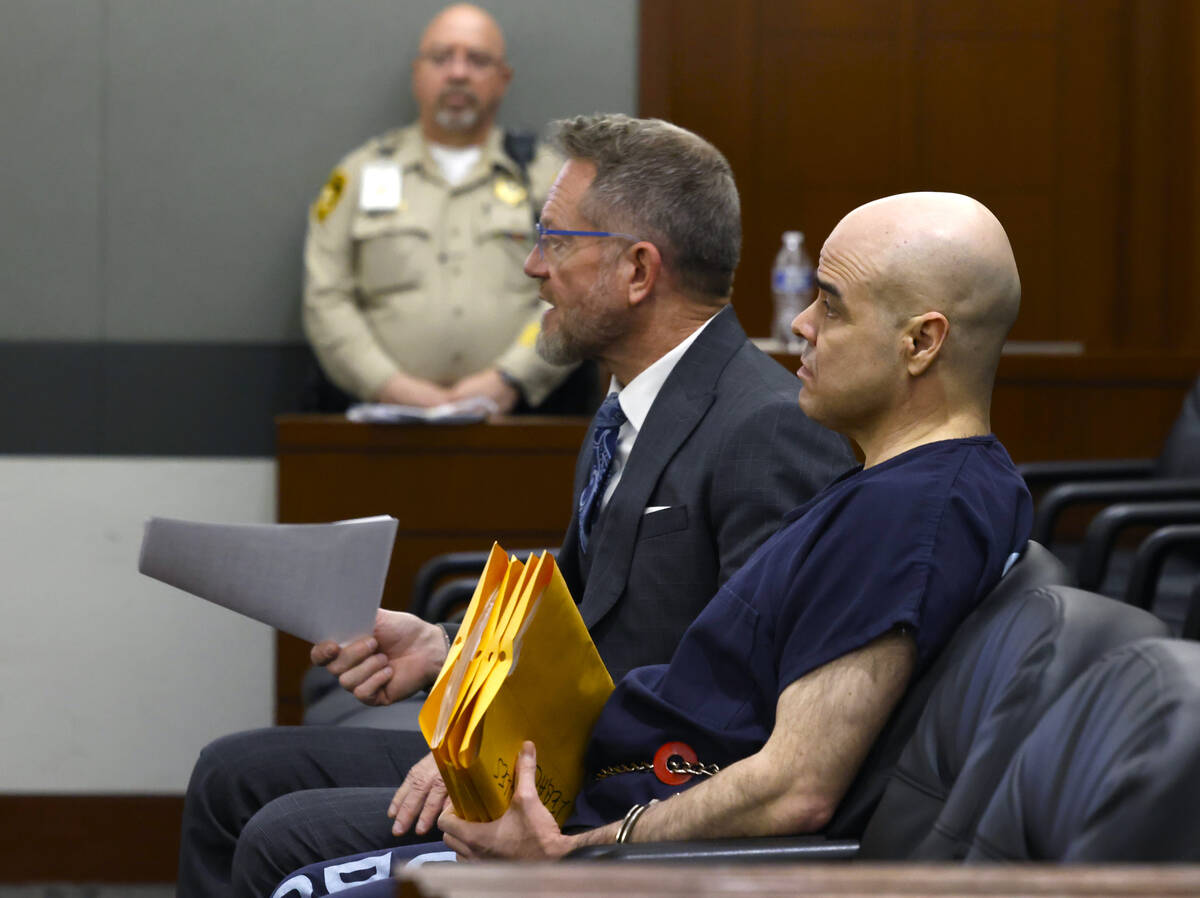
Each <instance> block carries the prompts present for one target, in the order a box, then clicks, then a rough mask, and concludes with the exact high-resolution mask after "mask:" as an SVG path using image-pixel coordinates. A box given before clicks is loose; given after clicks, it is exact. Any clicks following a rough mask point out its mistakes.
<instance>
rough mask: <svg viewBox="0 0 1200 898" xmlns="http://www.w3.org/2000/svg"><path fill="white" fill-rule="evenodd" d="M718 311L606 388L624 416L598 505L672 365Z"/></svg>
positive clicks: (626, 458) (609, 490) (611, 486)
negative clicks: (635, 373) (640, 368)
mask: <svg viewBox="0 0 1200 898" xmlns="http://www.w3.org/2000/svg"><path fill="white" fill-rule="evenodd" d="M719 314H720V312H717V314H716V315H713V316H712V318H709V319H708V321H705V322H704V323H703V324H702V325H700V326H699V327H698V328H696V329H695V330H694V331H692V333H691V334H690V335H689V336H687V337H685V338H684V340H683V342H681V343H680V344H679V345H677V346H676V347H675V348H674V349H672V350H671V351H670V352H668V353H666V355H663V356H662V357H660V358H659V359H658V361H656V362H655V363H654V364H653V365H651V366H650V367H649V368H647V369H646V370H645V371H643V372H642V373H641V374H639V375H638V376H637V377H635V378H634V379H633V380H631V381H630V382H629V383H628V384H627V385H626V386H625V387H624V388H622V386H621V384H620V383H619V382H618V381H617V379H616V378H615V377H614V378H613V379H612V382H611V383H610V384H609V386H608V392H609V394H612V393H616V394H617V401H618V402H620V403H621V411H623V412H624V413H625V419H626V420H625V423H624V424H622V425H621V430H620V431H619V432H618V436H617V451H616V453H615V454H614V455H613V460H612V463H611V464H612V469H611V470H612V473H611V474H610V475H609V478H608V485H607V486H606V487H605V488H604V498H603V499H602V500H601V502H600V507H601V508H604V506H605V505H607V504H608V500H609V498H610V497H611V496H612V494H613V491H614V490H616V488H617V483H618V482H619V481H620V480H621V472H622V471H624V470H625V463H626V462H628V461H629V454H630V453H631V452H632V451H633V443H634V441H635V440H636V439H637V435H638V431H640V430H641V429H642V425H643V424H645V423H646V416H647V415H648V414H650V406H652V405H654V400H655V399H657V398H658V393H659V391H660V390H662V386H663V384H664V383H666V382H667V378H668V377H670V376H671V372H672V371H674V370H675V365H676V364H678V362H679V360H680V359H681V358H683V354H684V353H685V352H687V351H688V348H689V347H690V346H691V345H692V344H693V343H695V342H696V338H697V337H699V336H700V332H701V331H702V330H704V329H705V328H706V327H708V325H709V324H710V323H711V322H712V320H713V318H716V317H717V315H719Z"/></svg>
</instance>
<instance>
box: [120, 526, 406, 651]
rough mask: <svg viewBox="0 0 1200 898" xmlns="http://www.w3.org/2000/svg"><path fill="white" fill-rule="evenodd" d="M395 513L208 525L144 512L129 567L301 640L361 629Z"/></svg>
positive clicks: (378, 588)
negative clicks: (136, 554)
mask: <svg viewBox="0 0 1200 898" xmlns="http://www.w3.org/2000/svg"><path fill="white" fill-rule="evenodd" d="M395 539H396V519H395V518H392V517H388V516H387V515H381V516H379V517H374V518H359V519H357V520H353V521H339V522H337V523H334V524H208V523H201V522H198V521H180V520H174V519H172V518H151V519H150V520H149V521H147V522H146V532H145V534H144V536H143V537H142V552H141V557H140V558H139V559H138V570H139V571H141V572H142V573H143V574H146V575H147V576H150V577H153V578H155V579H156V580H161V581H163V582H164V583H168V584H170V585H171V586H175V587H178V588H179V589H182V590H184V591H186V592H190V593H192V594H193V595H196V596H199V597H200V598H202V599H207V600H208V601H210V602H214V603H216V604H218V605H221V606H224V607H225V608H230V609H232V610H233V611H237V612H238V613H240V614H244V615H246V616H247V617H252V618H254V619H255V620H257V621H262V622H263V623H264V624H270V625H271V626H272V627H275V628H276V629H278V630H282V631H283V632H285V633H291V634H292V635H293V636H299V637H300V638H301V639H305V640H307V641H309V642H320V641H321V640H324V639H334V640H337V641H338V642H345V641H346V640H348V639H351V638H354V637H356V636H362V635H364V634H366V633H370V632H371V628H372V627H373V626H374V623H375V611H376V609H378V608H379V600H380V598H381V597H382V595H383V582H384V580H385V579H386V578H387V570H388V562H389V561H390V559H391V556H392V544H393V543H394V542H395Z"/></svg>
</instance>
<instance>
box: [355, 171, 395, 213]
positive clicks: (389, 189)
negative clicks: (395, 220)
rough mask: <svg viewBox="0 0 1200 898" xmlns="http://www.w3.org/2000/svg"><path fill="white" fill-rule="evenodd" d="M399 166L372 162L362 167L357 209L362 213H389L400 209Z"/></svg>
mask: <svg viewBox="0 0 1200 898" xmlns="http://www.w3.org/2000/svg"><path fill="white" fill-rule="evenodd" d="M400 198H401V195H400V166H398V165H396V164H394V163H390V162H373V163H371V164H370V165H365V166H363V170H362V188H361V190H360V191H359V194H358V207H359V208H360V209H362V211H364V212H391V211H393V210H394V209H399V208H400Z"/></svg>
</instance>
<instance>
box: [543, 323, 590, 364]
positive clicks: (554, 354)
mask: <svg viewBox="0 0 1200 898" xmlns="http://www.w3.org/2000/svg"><path fill="white" fill-rule="evenodd" d="M535 348H536V349H537V354H538V355H540V356H541V357H542V358H543V359H545V360H546V361H547V362H549V363H550V364H551V365H574V364H577V363H579V362H582V361H583V360H584V357H585V353H584V351H583V347H582V346H580V345H579V344H578V343H576V342H575V341H574V340H572V339H571V338H570V336H568V335H567V334H564V333H562V332H561V331H560V332H559V333H557V334H554V335H553V336H551V335H547V333H546V332H545V331H538V335H537V344H536V347H535Z"/></svg>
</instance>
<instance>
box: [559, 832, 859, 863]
mask: <svg viewBox="0 0 1200 898" xmlns="http://www.w3.org/2000/svg"><path fill="white" fill-rule="evenodd" d="M857 855H858V840H857V839H826V838H825V837H824V836H782V837H776V838H763V839H699V840H696V841H690V842H627V843H625V844H624V845H584V846H583V847H581V848H576V849H575V850H574V851H572V852H571V853H570V854H568V855H567V856H566V857H565V858H564V860H568V861H649V862H651V863H666V862H668V861H697V862H708V863H718V862H719V863H754V864H758V863H765V862H768V861H833V860H848V859H850V858H853V857H856V856H857Z"/></svg>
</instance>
